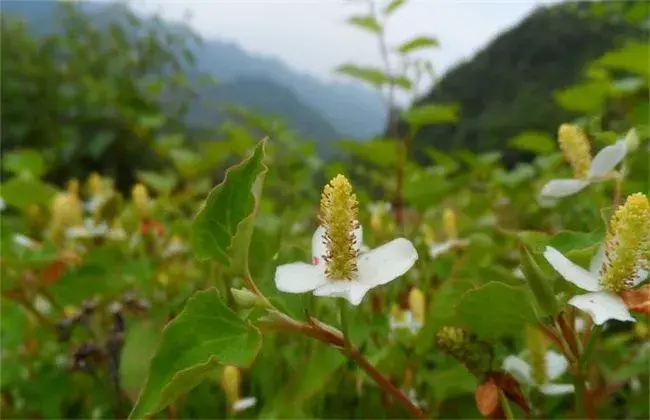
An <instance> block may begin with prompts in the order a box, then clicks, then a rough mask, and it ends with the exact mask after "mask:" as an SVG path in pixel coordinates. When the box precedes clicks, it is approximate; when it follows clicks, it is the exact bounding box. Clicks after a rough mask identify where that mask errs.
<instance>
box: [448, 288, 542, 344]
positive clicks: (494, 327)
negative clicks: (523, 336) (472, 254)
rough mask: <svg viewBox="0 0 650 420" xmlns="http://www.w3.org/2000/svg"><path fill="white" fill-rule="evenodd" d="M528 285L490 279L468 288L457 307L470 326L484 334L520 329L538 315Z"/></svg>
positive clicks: (496, 334) (492, 334) (512, 332)
mask: <svg viewBox="0 0 650 420" xmlns="http://www.w3.org/2000/svg"><path fill="white" fill-rule="evenodd" d="M530 300H531V296H530V294H529V293H528V292H527V290H526V288H525V286H520V287H516V286H508V285H507V284H505V283H500V282H496V281H491V282H489V283H487V284H485V285H483V286H480V287H477V288H476V289H473V290H470V291H468V292H466V293H465V294H464V295H463V296H462V297H461V298H460V302H459V303H458V306H457V307H456V311H457V313H458V318H459V319H460V321H461V322H462V323H463V324H464V325H466V326H467V328H468V329H469V330H471V331H473V332H475V333H476V334H478V335H479V336H481V337H484V338H497V337H500V336H504V335H513V334H515V333H517V332H518V331H519V330H520V329H521V327H523V326H524V325H526V324H528V323H531V322H535V321H536V319H537V317H536V314H535V311H534V309H533V306H532V305H531V304H530Z"/></svg>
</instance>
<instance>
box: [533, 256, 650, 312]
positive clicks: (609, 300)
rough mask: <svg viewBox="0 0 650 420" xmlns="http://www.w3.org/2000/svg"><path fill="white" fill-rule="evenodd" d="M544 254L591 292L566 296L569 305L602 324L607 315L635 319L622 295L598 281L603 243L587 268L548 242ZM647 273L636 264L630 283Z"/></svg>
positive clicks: (572, 280) (568, 277)
mask: <svg viewBox="0 0 650 420" xmlns="http://www.w3.org/2000/svg"><path fill="white" fill-rule="evenodd" d="M544 257H545V258H546V260H547V261H548V262H549V264H551V266H552V267H553V268H554V269H555V271H557V272H558V273H560V275H562V277H564V279H565V280H567V281H569V282H571V283H573V284H575V285H576V286H578V287H579V288H581V289H583V290H586V291H588V292H590V293H585V294H584V295H578V296H574V297H572V298H571V299H570V300H569V305H572V306H574V307H576V308H578V309H581V310H583V311H585V312H587V313H588V314H589V315H590V316H591V319H592V320H593V321H594V323H595V324H597V325H602V324H604V323H605V322H606V321H608V320H610V319H617V320H619V321H632V322H635V319H634V318H632V316H631V315H630V311H629V310H628V308H627V306H626V305H625V302H623V299H621V297H620V296H619V295H618V294H616V293H614V292H610V291H608V290H605V289H603V287H602V285H601V284H600V268H601V267H602V265H603V261H604V259H605V246H604V245H603V246H601V247H600V249H599V250H598V252H597V253H596V255H595V256H594V257H593V258H592V260H591V264H590V267H589V271H587V270H585V269H584V268H582V267H580V266H579V265H577V264H574V263H573V262H572V261H571V260H569V259H568V258H567V257H565V256H564V255H562V253H560V252H559V251H558V250H557V249H555V248H553V247H550V246H547V247H546V250H545V251H544ZM647 276H648V272H647V271H645V270H643V269H642V268H641V267H639V268H638V269H637V274H636V276H635V277H634V279H632V285H633V286H636V285H638V284H640V283H641V282H643V281H644V280H645V279H646V277H647Z"/></svg>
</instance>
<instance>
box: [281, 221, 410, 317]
mask: <svg viewBox="0 0 650 420" xmlns="http://www.w3.org/2000/svg"><path fill="white" fill-rule="evenodd" d="M354 234H355V237H356V240H355V241H354V242H353V247H354V248H355V251H356V252H357V254H358V256H357V267H358V273H357V276H356V278H354V279H351V280H348V279H330V278H328V276H327V275H326V270H327V262H326V261H325V255H326V253H327V245H326V244H325V241H324V235H325V228H324V227H322V226H320V227H319V228H318V229H316V232H314V235H313V237H312V264H306V263H302V262H295V263H290V264H284V265H281V266H279V267H278V268H277V270H276V272H275V285H276V287H277V288H278V290H280V291H282V292H287V293H306V292H312V293H313V294H314V296H328V297H342V298H344V299H347V300H348V301H349V302H350V303H351V304H353V305H358V304H359V303H361V301H362V300H363V297H364V296H365V295H366V293H368V291H369V290H370V289H372V288H374V287H377V286H380V285H382V284H386V283H388V282H390V281H392V280H394V279H396V278H398V277H399V276H401V275H402V274H404V273H406V272H407V271H408V270H409V269H410V268H411V267H412V266H413V264H414V263H415V261H416V260H417V259H418V254H417V251H416V250H415V247H414V246H413V244H412V243H411V242H410V241H409V240H407V239H404V238H398V239H394V240H392V241H390V242H388V243H386V244H384V245H382V246H380V247H378V248H375V249H373V250H370V251H368V252H365V253H363V254H359V251H360V247H361V243H362V236H363V235H362V229H361V227H359V228H357V229H355V231H354Z"/></svg>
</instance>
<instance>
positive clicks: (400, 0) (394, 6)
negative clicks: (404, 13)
mask: <svg viewBox="0 0 650 420" xmlns="http://www.w3.org/2000/svg"><path fill="white" fill-rule="evenodd" d="M406 1H407V0H392V1H391V2H390V3H388V5H386V8H385V9H384V16H390V15H392V14H393V13H395V12H396V11H397V10H398V9H400V8H401V7H402V6H404V5H405V4H406Z"/></svg>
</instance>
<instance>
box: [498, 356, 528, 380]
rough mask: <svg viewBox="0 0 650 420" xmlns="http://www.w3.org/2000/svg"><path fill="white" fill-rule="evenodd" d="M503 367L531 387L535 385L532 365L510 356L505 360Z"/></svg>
mask: <svg viewBox="0 0 650 420" xmlns="http://www.w3.org/2000/svg"><path fill="white" fill-rule="evenodd" d="M501 367H502V369H503V370H505V371H508V372H510V373H512V374H513V375H515V376H517V377H518V379H519V380H521V381H524V382H526V383H527V384H529V385H532V384H533V379H532V376H531V373H530V365H529V364H528V363H526V362H525V361H524V360H523V359H521V358H519V357H517V356H508V357H506V358H505V359H504V360H503V365H502V366H501Z"/></svg>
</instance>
